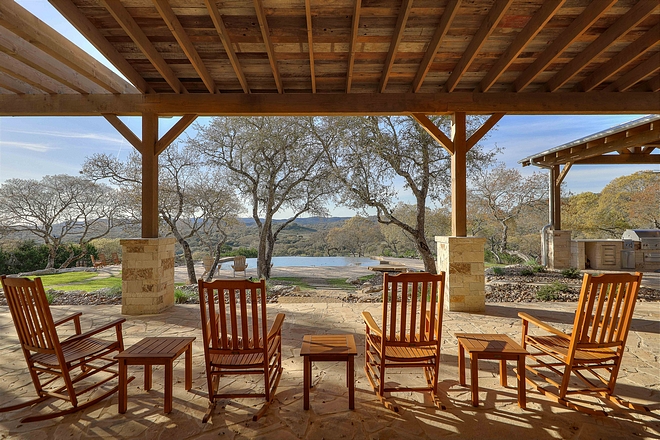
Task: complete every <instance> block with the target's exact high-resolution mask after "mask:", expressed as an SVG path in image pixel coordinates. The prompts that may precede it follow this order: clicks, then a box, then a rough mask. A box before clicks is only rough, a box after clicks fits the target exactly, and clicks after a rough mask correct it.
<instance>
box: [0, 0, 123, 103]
mask: <svg viewBox="0 0 660 440" xmlns="http://www.w3.org/2000/svg"><path fill="white" fill-rule="evenodd" d="M0 25H2V26H4V27H5V28H6V29H8V30H10V31H11V32H13V33H14V34H16V35H18V36H19V37H20V38H22V39H23V40H26V41H27V42H29V43H30V44H31V45H33V46H35V47H36V48H38V49H40V50H41V51H43V52H45V53H46V54H48V55H50V56H51V57H53V58H54V59H56V60H57V61H59V62H61V63H62V64H64V65H66V66H67V67H69V68H70V69H73V70H74V71H76V72H78V73H79V74H80V75H82V76H84V77H85V78H87V79H88V80H90V81H92V82H94V83H95V84H97V85H99V86H100V87H102V88H104V89H105V90H107V91H108V92H110V93H131V92H133V91H135V89H134V88H133V86H131V85H130V84H129V83H128V82H126V81H125V80H123V79H122V78H120V77H119V76H118V75H117V74H115V73H114V72H113V71H111V70H110V69H108V68H107V67H105V66H104V65H103V64H101V63H100V62H98V61H96V60H95V59H93V58H92V57H91V56H90V55H88V54H87V53H86V52H85V51H83V50H82V49H80V48H79V47H78V46H76V45H75V44H73V43H72V42H70V41H69V40H67V39H66V38H64V37H62V35H60V34H59V33H57V32H56V31H55V30H54V29H52V28H51V27H50V26H48V25H47V24H46V23H44V22H43V21H41V20H39V19H38V18H37V17H35V16H34V15H32V14H30V13H29V12H28V11H26V10H25V9H23V8H22V7H20V6H19V5H18V4H17V3H15V2H1V3H0Z"/></svg>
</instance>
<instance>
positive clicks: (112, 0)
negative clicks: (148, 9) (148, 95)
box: [101, 0, 187, 93]
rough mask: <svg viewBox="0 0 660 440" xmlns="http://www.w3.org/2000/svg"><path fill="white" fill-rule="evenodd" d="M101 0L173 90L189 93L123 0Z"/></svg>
mask: <svg viewBox="0 0 660 440" xmlns="http://www.w3.org/2000/svg"><path fill="white" fill-rule="evenodd" d="M101 2H102V3H103V4H104V5H105V7H106V9H107V10H108V12H110V14H111V15H112V16H113V17H114V19H115V20H116V21H117V23H118V24H119V26H121V28H122V29H123V30H124V32H126V34H127V35H128V36H129V37H130V38H131V40H133V42H134V43H135V44H136V45H137V47H138V48H139V49H140V51H142V53H143V54H144V56H145V57H146V58H147V59H148V60H149V62H151V64H152V65H153V66H154V68H155V69H156V70H157V71H158V73H160V75H161V76H162V77H163V79H164V80H165V81H166V82H167V84H169V85H170V87H172V90H174V92H175V93H187V90H186V89H185V87H183V84H181V81H179V78H177V76H176V75H175V73H174V72H173V71H172V69H171V68H170V66H169V65H168V64H167V62H166V61H165V60H164V59H163V57H162V56H161V54H160V53H159V52H158V50H156V48H155V47H154V45H153V44H152V43H151V41H150V40H149V37H147V36H146V35H145V33H144V32H143V31H142V28H140V25H138V24H137V23H136V22H135V19H134V18H133V17H132V16H131V14H130V13H129V12H128V11H127V10H126V8H124V6H123V5H122V4H121V1H120V0H101Z"/></svg>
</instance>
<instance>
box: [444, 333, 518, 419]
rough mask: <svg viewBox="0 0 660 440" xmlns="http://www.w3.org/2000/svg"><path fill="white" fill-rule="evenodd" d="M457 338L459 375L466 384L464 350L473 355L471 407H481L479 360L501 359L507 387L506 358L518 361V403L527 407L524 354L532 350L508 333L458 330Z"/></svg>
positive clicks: (501, 368)
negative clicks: (525, 347)
mask: <svg viewBox="0 0 660 440" xmlns="http://www.w3.org/2000/svg"><path fill="white" fill-rule="evenodd" d="M456 337H457V338H458V377H459V382H460V384H461V385H463V386H466V383H465V350H467V352H468V353H469V354H470V376H471V377H470V379H471V391H472V406H479V367H478V363H479V359H493V360H499V361H500V385H502V386H504V387H505V386H506V361H507V360H515V361H518V374H517V378H518V405H519V406H520V407H521V408H525V407H526V406H527V398H526V395H525V356H526V355H528V354H529V353H528V352H527V351H526V350H525V349H524V348H522V347H521V346H520V345H518V344H517V343H516V342H515V341H513V340H512V339H511V338H509V337H508V336H506V335H497V334H490V335H482V334H474V333H456Z"/></svg>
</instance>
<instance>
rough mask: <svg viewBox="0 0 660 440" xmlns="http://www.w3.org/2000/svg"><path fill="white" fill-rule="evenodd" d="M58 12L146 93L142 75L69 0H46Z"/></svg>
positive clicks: (148, 89) (149, 89)
mask: <svg viewBox="0 0 660 440" xmlns="http://www.w3.org/2000/svg"><path fill="white" fill-rule="evenodd" d="M48 1H49V2H50V3H51V4H52V5H53V7H54V8H55V9H57V10H58V11H59V12H60V14H62V15H63V16H64V17H65V18H66V19H67V20H69V22H70V23H71V24H72V25H73V26H74V27H75V28H76V29H77V30H78V32H80V33H81V34H82V35H83V36H84V37H85V38H87V40H88V41H89V42H90V43H92V45H93V46H94V47H95V48H96V49H97V50H98V51H99V52H101V53H102V54H103V56H105V57H106V58H107V59H108V61H110V62H111V63H112V64H113V65H114V66H115V67H116V68H117V69H118V70H119V71H120V72H121V73H122V74H123V75H124V76H125V77H126V78H127V79H128V80H129V81H130V82H131V83H132V84H133V85H134V86H135V87H136V88H137V89H138V90H139V91H140V92H141V93H148V92H150V91H151V88H150V87H149V85H148V84H147V82H146V81H145V80H144V78H142V76H141V75H140V74H139V73H138V72H137V71H136V70H135V69H134V68H133V66H131V64H130V63H129V62H128V61H127V60H126V59H125V58H124V57H123V55H121V54H120V53H119V52H118V51H117V49H115V47H114V46H113V45H112V44H111V43H110V42H109V41H108V40H107V39H106V38H105V36H103V34H101V32H100V31H99V30H98V29H97V28H96V27H95V26H94V25H93V24H92V23H91V22H90V21H89V20H88V19H87V17H85V16H84V15H83V14H82V13H81V12H80V10H78V8H77V7H76V6H75V5H74V4H73V3H72V2H71V0H48Z"/></svg>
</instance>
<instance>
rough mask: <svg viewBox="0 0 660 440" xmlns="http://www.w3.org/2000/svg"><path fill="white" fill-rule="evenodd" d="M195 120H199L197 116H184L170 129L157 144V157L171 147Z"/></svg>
mask: <svg viewBox="0 0 660 440" xmlns="http://www.w3.org/2000/svg"><path fill="white" fill-rule="evenodd" d="M195 119H197V115H183V116H182V117H181V119H179V120H178V121H177V122H176V124H174V125H173V126H172V128H170V129H169V130H168V131H167V133H165V134H164V135H163V136H162V137H161V138H160V139H158V141H157V142H156V149H155V151H156V155H159V154H160V153H162V152H163V151H165V149H166V148H167V147H169V146H170V144H171V143H172V142H174V141H175V140H176V138H178V137H179V135H180V134H181V133H183V132H184V131H185V129H186V128H188V127H189V126H190V124H192V123H193V122H194V121H195Z"/></svg>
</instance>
